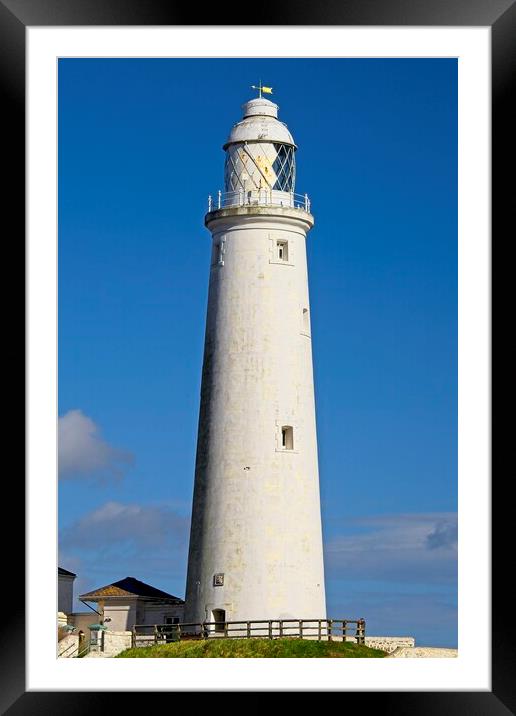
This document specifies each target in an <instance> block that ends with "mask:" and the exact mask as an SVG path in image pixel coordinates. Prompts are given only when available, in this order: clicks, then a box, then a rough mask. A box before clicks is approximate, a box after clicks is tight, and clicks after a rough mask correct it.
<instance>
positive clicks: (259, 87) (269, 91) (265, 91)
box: [251, 80, 272, 97]
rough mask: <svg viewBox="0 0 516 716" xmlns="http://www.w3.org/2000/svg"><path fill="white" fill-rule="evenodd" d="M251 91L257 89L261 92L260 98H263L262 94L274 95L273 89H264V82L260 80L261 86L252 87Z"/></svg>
mask: <svg viewBox="0 0 516 716" xmlns="http://www.w3.org/2000/svg"><path fill="white" fill-rule="evenodd" d="M251 89H256V90H258V91H259V92H260V97H261V96H262V92H263V93H264V94H272V87H264V86H263V85H262V81H261V80H260V84H259V85H258V86H256V85H251Z"/></svg>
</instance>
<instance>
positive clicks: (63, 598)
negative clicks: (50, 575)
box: [57, 574, 75, 614]
mask: <svg viewBox="0 0 516 716" xmlns="http://www.w3.org/2000/svg"><path fill="white" fill-rule="evenodd" d="M74 579H75V577H71V576H69V575H67V574H58V575H57V611H58V612H64V613H65V614H71V613H72V611H73V582H74Z"/></svg>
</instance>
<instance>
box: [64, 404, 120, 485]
mask: <svg viewBox="0 0 516 716" xmlns="http://www.w3.org/2000/svg"><path fill="white" fill-rule="evenodd" d="M58 458H59V477H60V479H74V478H90V479H91V478H94V479H98V480H106V479H120V478H121V477H122V476H123V473H124V470H125V469H127V467H128V466H129V465H130V464H131V463H132V462H133V455H132V454H131V453H130V452H128V451H126V450H119V449H118V448H115V447H113V446H111V445H110V444H109V443H108V442H106V441H105V440H103V439H102V437H101V436H100V431H99V428H98V426H97V425H96V424H95V423H94V421H93V420H92V419H91V418H89V417H88V416H86V415H84V413H83V412H82V411H81V410H70V411H68V413H66V414H65V415H63V416H61V417H60V418H59V422H58Z"/></svg>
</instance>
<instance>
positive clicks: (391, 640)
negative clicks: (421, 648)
mask: <svg viewBox="0 0 516 716" xmlns="http://www.w3.org/2000/svg"><path fill="white" fill-rule="evenodd" d="M415 643H416V640H415V639H414V637H413V636H366V638H365V645H366V646H370V647H371V648H372V649H382V650H383V651H387V652H388V653H389V654H390V653H391V652H393V651H394V650H395V649H398V648H399V647H413V646H415Z"/></svg>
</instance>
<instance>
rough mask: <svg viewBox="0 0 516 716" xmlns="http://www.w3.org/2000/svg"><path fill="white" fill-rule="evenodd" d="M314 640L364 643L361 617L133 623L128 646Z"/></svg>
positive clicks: (363, 628) (363, 625) (363, 621)
mask: <svg viewBox="0 0 516 716" xmlns="http://www.w3.org/2000/svg"><path fill="white" fill-rule="evenodd" d="M253 637H254V638H261V639H281V638H285V637H289V638H295V639H315V640H318V641H332V640H335V641H353V642H355V643H357V644H364V643H365V620H364V619H268V620H266V619H263V620H257V621H235V622H234V621H231V622H228V621H224V622H198V623H186V622H184V623H179V624H136V625H135V626H134V627H133V629H132V645H133V647H137V646H151V645H153V644H167V643H170V642H174V641H181V640H187V639H252V638H253Z"/></svg>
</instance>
